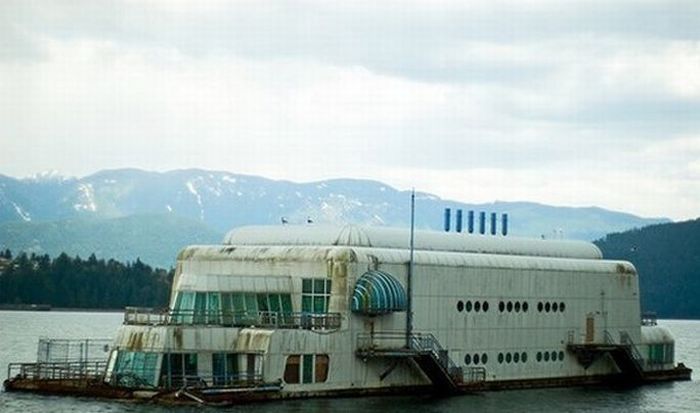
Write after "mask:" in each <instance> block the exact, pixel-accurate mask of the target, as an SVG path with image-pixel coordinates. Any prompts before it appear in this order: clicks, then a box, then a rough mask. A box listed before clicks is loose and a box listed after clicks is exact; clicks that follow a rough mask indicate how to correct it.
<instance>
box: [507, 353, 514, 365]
mask: <svg viewBox="0 0 700 413" xmlns="http://www.w3.org/2000/svg"><path fill="white" fill-rule="evenodd" d="M512 359H513V356H511V354H510V353H506V363H510V361H511V360H512Z"/></svg>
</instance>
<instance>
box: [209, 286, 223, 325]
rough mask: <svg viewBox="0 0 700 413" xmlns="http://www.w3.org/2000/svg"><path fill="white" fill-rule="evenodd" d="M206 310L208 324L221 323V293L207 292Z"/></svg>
mask: <svg viewBox="0 0 700 413" xmlns="http://www.w3.org/2000/svg"><path fill="white" fill-rule="evenodd" d="M207 310H208V313H207V314H208V315H209V324H221V295H220V294H219V293H208V295H207Z"/></svg>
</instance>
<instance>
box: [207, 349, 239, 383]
mask: <svg viewBox="0 0 700 413" xmlns="http://www.w3.org/2000/svg"><path fill="white" fill-rule="evenodd" d="M212 367H213V372H214V385H216V386H225V385H230V384H233V383H234V382H236V381H238V378H239V374H240V373H239V371H238V354H237V353H215V354H212Z"/></svg>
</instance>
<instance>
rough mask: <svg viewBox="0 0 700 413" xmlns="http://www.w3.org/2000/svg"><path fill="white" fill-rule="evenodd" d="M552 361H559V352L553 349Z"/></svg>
mask: <svg viewBox="0 0 700 413" xmlns="http://www.w3.org/2000/svg"><path fill="white" fill-rule="evenodd" d="M552 361H557V352H556V351H552Z"/></svg>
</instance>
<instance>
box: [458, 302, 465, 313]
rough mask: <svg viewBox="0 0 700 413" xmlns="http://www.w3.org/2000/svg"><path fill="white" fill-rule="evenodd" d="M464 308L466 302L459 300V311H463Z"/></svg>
mask: <svg viewBox="0 0 700 413" xmlns="http://www.w3.org/2000/svg"><path fill="white" fill-rule="evenodd" d="M463 310H464V303H463V302H462V300H459V301H457V311H459V312H460V313H461V312H462V311H463Z"/></svg>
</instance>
